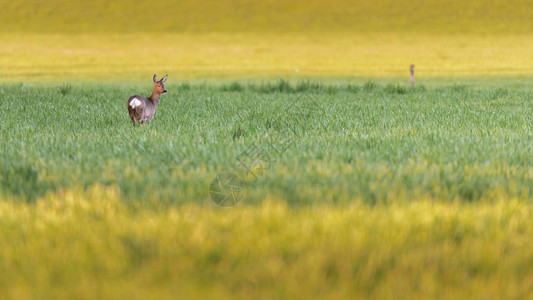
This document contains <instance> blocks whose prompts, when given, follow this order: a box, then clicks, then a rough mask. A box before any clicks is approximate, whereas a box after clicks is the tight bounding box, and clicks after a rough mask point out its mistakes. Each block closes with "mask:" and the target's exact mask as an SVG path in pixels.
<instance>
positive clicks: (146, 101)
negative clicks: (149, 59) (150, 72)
mask: <svg viewBox="0 0 533 300" xmlns="http://www.w3.org/2000/svg"><path fill="white" fill-rule="evenodd" d="M167 78H168V75H166V76H165V77H163V78H162V79H161V80H157V76H156V75H155V74H154V90H153V91H152V95H151V96H150V97H148V98H144V97H142V96H139V95H134V96H131V97H130V98H129V99H128V112H129V114H130V118H131V122H132V123H133V126H135V122H139V124H141V125H142V124H143V123H144V121H148V123H150V122H151V121H152V118H153V117H154V114H155V110H156V108H157V105H158V104H159V100H160V99H161V94H165V93H167V90H166V89H165V85H164V83H165V81H167Z"/></svg>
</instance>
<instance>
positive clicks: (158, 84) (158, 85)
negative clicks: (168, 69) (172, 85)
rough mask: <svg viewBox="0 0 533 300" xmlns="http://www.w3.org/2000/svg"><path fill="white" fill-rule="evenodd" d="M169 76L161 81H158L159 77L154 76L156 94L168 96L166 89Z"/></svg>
mask: <svg viewBox="0 0 533 300" xmlns="http://www.w3.org/2000/svg"><path fill="white" fill-rule="evenodd" d="M167 78H168V75H165V77H163V78H161V80H157V75H155V74H154V92H156V93H158V94H166V93H167V90H166V89H165V85H164V83H165V81H167Z"/></svg>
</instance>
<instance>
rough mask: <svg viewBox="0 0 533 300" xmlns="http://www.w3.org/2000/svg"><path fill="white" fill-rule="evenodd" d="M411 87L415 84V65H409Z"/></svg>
mask: <svg viewBox="0 0 533 300" xmlns="http://www.w3.org/2000/svg"><path fill="white" fill-rule="evenodd" d="M410 83H411V87H414V86H415V65H411V78H410Z"/></svg>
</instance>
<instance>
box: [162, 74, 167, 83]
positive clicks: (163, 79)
mask: <svg viewBox="0 0 533 300" xmlns="http://www.w3.org/2000/svg"><path fill="white" fill-rule="evenodd" d="M167 78H168V75H165V77H163V78H161V82H163V83H165V81H167Z"/></svg>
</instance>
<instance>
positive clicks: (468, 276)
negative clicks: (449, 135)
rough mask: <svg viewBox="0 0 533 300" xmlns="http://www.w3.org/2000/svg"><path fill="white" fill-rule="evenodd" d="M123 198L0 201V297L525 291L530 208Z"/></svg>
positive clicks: (115, 192)
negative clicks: (159, 203)
mask: <svg viewBox="0 0 533 300" xmlns="http://www.w3.org/2000/svg"><path fill="white" fill-rule="evenodd" d="M494 200H495V201H494V202H491V203H484V202H477V203H475V204H468V203H431V202H429V201H418V202H413V203H409V204H405V203H404V204H394V203H393V204H390V205H385V206H381V205H378V206H374V207H369V206H367V205H363V204H361V203H358V202H354V203H352V204H350V205H345V206H329V205H326V206H322V205H318V206H314V207H301V208H299V209H293V208H289V207H288V206H287V204H285V203H284V201H283V200H282V199H276V198H267V199H265V201H264V202H263V203H262V204H261V205H258V206H248V205H241V206H238V207H236V208H233V209H220V208H209V207H205V206H199V205H196V204H190V205H183V206H179V207H168V208H165V209H161V210H158V209H154V208H151V209H146V208H143V207H142V206H138V207H126V206H125V205H124V204H123V202H122V201H121V200H120V192H119V189H118V188H117V187H113V186H109V187H103V186H100V185H95V186H93V187H91V188H89V189H87V190H80V189H73V190H70V189H64V190H61V191H59V192H57V193H53V194H48V195H47V196H46V197H44V198H41V199H39V200H37V202H36V203H35V204H26V203H20V202H12V201H9V200H5V199H4V201H1V202H0V236H1V239H2V241H3V242H2V244H1V245H0V269H1V270H2V272H1V273H0V287H1V288H0V297H1V298H17V299H23V298H54V299H58V298H59V299H61V298H72V297H73V296H74V295H75V297H77V298H80V299H85V298H87V299H89V298H93V299H94V298H99V299H116V298H138V299H148V298H151V299H154V298H157V299H176V298H187V299H205V298H210V299H251V298H255V299H272V298H275V299H310V298H315V299H348V298H351V299H353V298H365V299H391V298H402V299H428V298H440V299H458V298H463V299H488V298H495V299H527V298H528V297H531V295H533V270H532V268H531V265H532V264H533V239H531V236H532V234H533V206H531V205H530V204H529V203H527V202H523V201H517V200H513V199H494Z"/></svg>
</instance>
